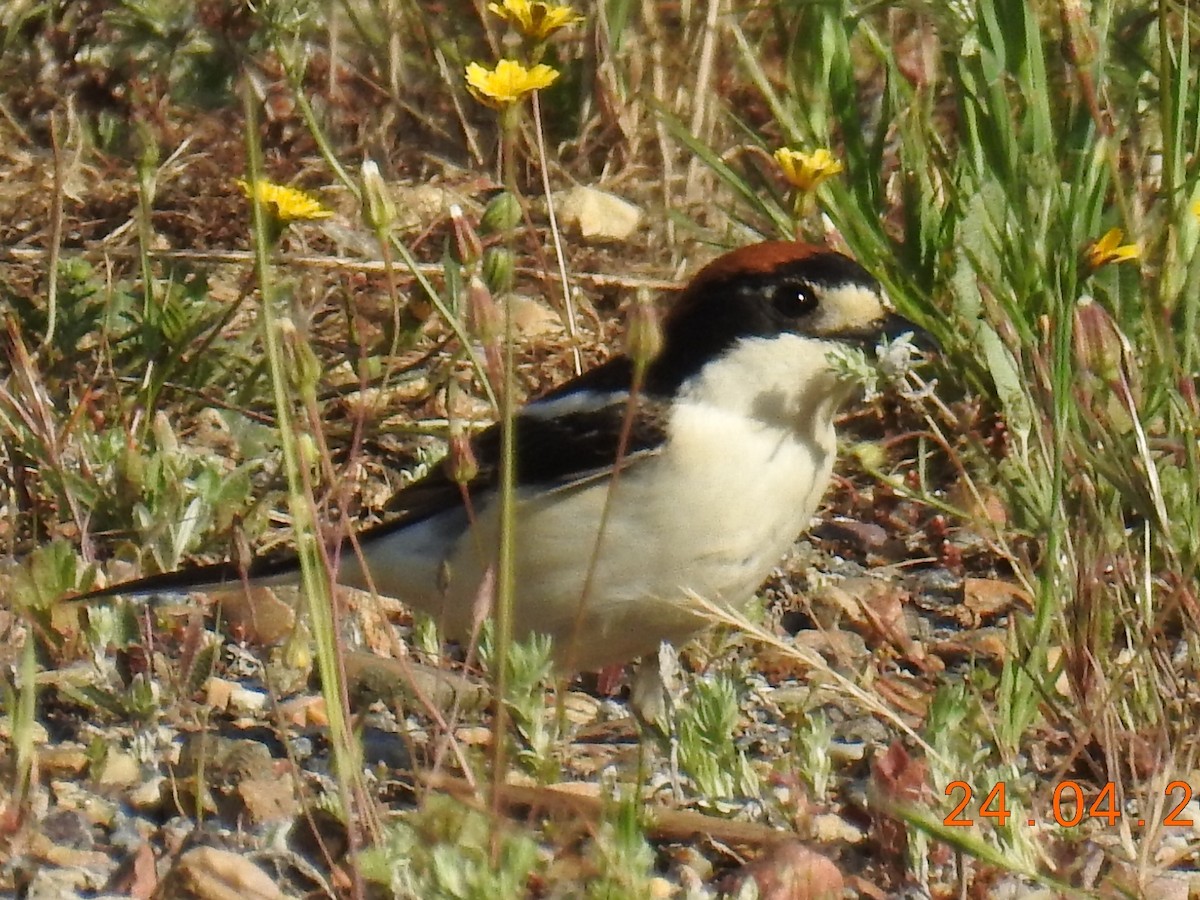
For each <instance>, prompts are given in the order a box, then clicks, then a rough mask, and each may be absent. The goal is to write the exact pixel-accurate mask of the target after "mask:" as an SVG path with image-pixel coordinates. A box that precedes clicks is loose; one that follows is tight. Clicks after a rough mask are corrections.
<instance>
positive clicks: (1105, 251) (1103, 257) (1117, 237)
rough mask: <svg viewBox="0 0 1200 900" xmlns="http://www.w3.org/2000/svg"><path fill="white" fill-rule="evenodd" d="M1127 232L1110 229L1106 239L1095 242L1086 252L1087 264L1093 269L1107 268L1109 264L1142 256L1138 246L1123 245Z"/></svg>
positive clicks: (1105, 236) (1105, 235)
mask: <svg viewBox="0 0 1200 900" xmlns="http://www.w3.org/2000/svg"><path fill="white" fill-rule="evenodd" d="M1124 239H1125V232H1124V231H1122V230H1121V229H1120V228H1110V229H1108V231H1106V232H1105V233H1104V237H1102V238H1100V240H1098V241H1095V242H1093V243H1092V244H1091V246H1089V247H1088V248H1087V250H1086V251H1085V252H1084V256H1085V258H1086V259H1087V263H1088V265H1089V266H1091V267H1092V268H1093V269H1099V268H1100V267H1101V266H1107V265H1108V264H1109V263H1123V262H1129V261H1130V260H1136V259H1138V258H1139V257H1140V256H1141V255H1142V251H1141V250H1140V249H1139V248H1138V245H1137V244H1122V243H1121V241H1123V240H1124Z"/></svg>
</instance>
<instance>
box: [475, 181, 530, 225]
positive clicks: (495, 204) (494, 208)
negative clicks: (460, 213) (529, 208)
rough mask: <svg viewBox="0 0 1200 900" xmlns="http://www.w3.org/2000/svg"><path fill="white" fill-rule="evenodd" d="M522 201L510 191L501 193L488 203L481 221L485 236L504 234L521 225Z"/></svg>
mask: <svg viewBox="0 0 1200 900" xmlns="http://www.w3.org/2000/svg"><path fill="white" fill-rule="evenodd" d="M521 218H522V216H521V201H520V200H518V199H517V198H516V197H514V196H513V195H512V194H510V193H509V192H508V191H501V192H500V193H499V194H497V195H496V196H495V197H493V198H492V199H491V201H490V202H489V203H488V205H487V208H486V209H485V210H484V211H483V217H482V218H481V219H480V220H479V230H480V231H482V232H483V233H484V234H504V233H506V232H509V231H512V230H513V229H514V228H516V227H517V226H518V225H520V224H521Z"/></svg>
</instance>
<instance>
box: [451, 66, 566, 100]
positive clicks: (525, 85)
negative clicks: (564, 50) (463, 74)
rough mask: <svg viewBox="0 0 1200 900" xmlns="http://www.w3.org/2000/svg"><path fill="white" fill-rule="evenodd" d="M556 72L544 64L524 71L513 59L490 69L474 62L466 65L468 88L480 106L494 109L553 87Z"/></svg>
mask: <svg viewBox="0 0 1200 900" xmlns="http://www.w3.org/2000/svg"><path fill="white" fill-rule="evenodd" d="M557 78H558V70H557V69H553V68H551V67H550V66H547V65H545V64H544V63H538V64H537V65H536V66H533V67H532V68H528V69H527V68H525V66H523V65H521V63H519V62H517V61H516V60H515V59H502V60H500V62H498V63H496V68H494V69H489V68H487V67H486V66H481V65H480V64H479V63H477V62H473V63H470V64H469V65H468V66H467V89H468V90H469V91H470V92H471V96H473V97H474V98H475V99H476V100H478V101H479V102H480V103H483V104H485V105H486V106H491V107H494V108H496V109H500V108H503V107H505V106H510V105H511V104H513V103H516V102H517V101H518V100H520V99H521V98H522V97H524V96H525V95H526V94H530V93H532V92H533V91H540V90H541V89H542V88H544V87H549V86H550V85H552V84H554V82H555V80H556V79H557Z"/></svg>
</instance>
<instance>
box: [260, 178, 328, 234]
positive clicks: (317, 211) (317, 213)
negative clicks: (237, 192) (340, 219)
mask: <svg viewBox="0 0 1200 900" xmlns="http://www.w3.org/2000/svg"><path fill="white" fill-rule="evenodd" d="M237 186H238V187H240V188H241V189H242V193H243V194H245V195H246V196H247V197H255V196H257V198H258V201H259V203H261V204H262V205H263V206H265V207H266V208H267V210H268V211H269V212H270V213H271V214H272V215H273V216H274V217H275V218H276V220H278V222H279V224H281V225H287V224H288V223H289V222H306V221H309V220H312V219H328V218H329V217H330V216H332V215H333V212H332V211H331V210H328V209H326V208H325V207H324V206H322V205H321V203H320V201H318V200H317V199H316V198H315V197H310V196H309V195H308V194H306V193H304V191H299V190H296V188H290V187H285V186H284V185H282V184H275V183H274V182H271V181H267V180H266V179H265V178H260V179H258V180H257V181H255V182H254V187H253V188H251V186H250V182H248V181H245V180H244V179H241V178H239V179H238V180H237Z"/></svg>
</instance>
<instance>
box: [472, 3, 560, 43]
mask: <svg viewBox="0 0 1200 900" xmlns="http://www.w3.org/2000/svg"><path fill="white" fill-rule="evenodd" d="M488 9H490V10H491V11H492V12H494V13H495V14H496V15H498V16H499V17H500V18H502V19H504V20H505V21H506V22H511V23H512V24H513V25H514V26H516V28H517V30H518V31H520V32H521V33H522V34H523V35H525V36H526V37H528V38H532V39H533V40H535V41H538V42H541V41H544V40H546V38H548V37H550V35H552V34H554V32H556V31H558V30H559V29H560V28H566V27H568V26H570V25H576V24H578V23H579V22H582V21H583V16H581V15H580V14H579V13H577V12H575V10H574V9H572V8H571V7H570V6H562V5H560V4H558V3H543V2H540V0H533V2H531V0H502V2H500V3H489V4H488Z"/></svg>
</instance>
